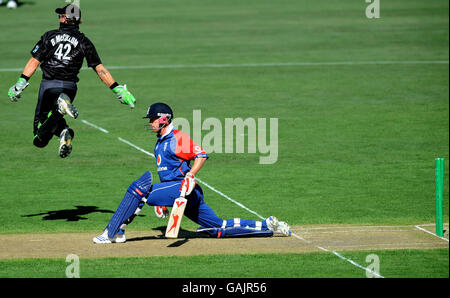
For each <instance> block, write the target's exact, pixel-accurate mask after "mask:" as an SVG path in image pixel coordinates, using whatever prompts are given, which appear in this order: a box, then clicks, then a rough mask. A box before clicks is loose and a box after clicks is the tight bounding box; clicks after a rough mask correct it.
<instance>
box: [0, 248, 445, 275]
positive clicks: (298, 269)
mask: <svg viewBox="0 0 450 298" xmlns="http://www.w3.org/2000/svg"><path fill="white" fill-rule="evenodd" d="M369 254H373V252H368V251H360V252H347V253H344V255H345V256H346V257H348V258H351V259H352V260H354V261H356V262H359V263H360V264H365V263H366V256H367V255H369ZM376 254H377V256H378V258H379V260H380V274H382V275H385V276H389V277H391V278H405V277H406V278H424V277H426V278H439V277H444V276H447V277H448V261H449V259H448V249H435V250H401V251H378V252H376ZM70 264H71V262H66V260H65V259H21V260H6V261H4V260H2V261H0V277H3V278H4V277H15V278H21V277H37V278H46V277H52V278H64V277H66V268H67V267H68V266H69V265H70ZM243 264H245V266H243ZM79 265H80V267H79V274H80V277H81V278H99V277H107V278H183V277H186V276H194V277H196V278H236V277H240V278H331V277H336V276H339V277H344V278H365V277H366V272H365V271H364V270H361V269H359V270H355V269H354V268H352V266H342V260H340V259H339V258H336V257H335V256H334V255H331V254H323V253H308V254H281V255H275V254H255V255H212V256H194V257H147V258H137V257H136V258H104V259H81V260H80V263H79ZM268 268H270V270H267V269H268Z"/></svg>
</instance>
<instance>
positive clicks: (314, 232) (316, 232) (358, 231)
mask: <svg viewBox="0 0 450 298" xmlns="http://www.w3.org/2000/svg"><path fill="white" fill-rule="evenodd" d="M406 231H415V229H408V230H405V229H403V230H344V231H330V232H323V231H320V232H318V231H310V232H308V231H302V232H303V233H305V234H335V233H361V232H406Z"/></svg>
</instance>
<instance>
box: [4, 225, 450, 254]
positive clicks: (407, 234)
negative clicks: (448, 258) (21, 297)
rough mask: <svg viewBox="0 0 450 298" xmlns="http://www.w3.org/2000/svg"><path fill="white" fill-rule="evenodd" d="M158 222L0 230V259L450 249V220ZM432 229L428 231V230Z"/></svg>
mask: <svg viewBox="0 0 450 298" xmlns="http://www.w3.org/2000/svg"><path fill="white" fill-rule="evenodd" d="M164 230H165V227H160V228H157V229H154V230H150V231H132V230H130V231H127V242H126V243H114V244H94V243H93V242H92V238H93V237H95V236H97V235H98V234H99V232H97V233H95V232H84V233H53V234H41V233H35V234H0V259H13V258H65V257H66V256H67V255H68V254H76V255H78V256H79V257H80V258H102V257H145V256H191V255H207V254H255V253H280V254H281V253H308V252H320V251H322V250H321V249H320V248H319V247H322V248H325V249H327V250H332V251H350V250H353V251H354V250H366V251H367V250H398V249H434V248H448V247H449V242H448V223H447V224H444V230H445V234H444V237H442V238H440V237H437V236H436V235H433V234H430V233H434V225H432V224H419V225H396V226H389V225H383V226H381V225H377V226H369V225H364V226H357V225H311V226H293V227H291V230H292V232H293V233H294V234H295V236H291V237H283V236H274V237H271V238H228V239H214V238H205V237H204V236H203V235H202V234H197V233H195V232H192V231H187V230H181V231H180V235H179V237H180V238H179V239H165V238H164V237H163V231H164ZM427 231H428V232H427Z"/></svg>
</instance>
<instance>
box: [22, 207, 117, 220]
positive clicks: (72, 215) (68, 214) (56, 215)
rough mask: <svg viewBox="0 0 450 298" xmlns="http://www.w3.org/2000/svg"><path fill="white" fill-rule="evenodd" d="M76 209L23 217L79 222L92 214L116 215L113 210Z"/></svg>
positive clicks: (97, 208)
mask: <svg viewBox="0 0 450 298" xmlns="http://www.w3.org/2000/svg"><path fill="white" fill-rule="evenodd" d="M75 208H76V209H63V210H52V211H47V212H42V213H36V214H27V215H22V217H33V216H43V217H42V220H66V221H79V220H86V219H88V218H87V217H83V216H84V215H88V214H91V213H114V211H111V210H105V209H99V207H97V206H75Z"/></svg>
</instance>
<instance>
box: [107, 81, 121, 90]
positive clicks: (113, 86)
mask: <svg viewBox="0 0 450 298" xmlns="http://www.w3.org/2000/svg"><path fill="white" fill-rule="evenodd" d="M117 86H119V84H117V82H114V83H112V85H111V86H109V89H111V90H113V89H114V88H116V87H117Z"/></svg>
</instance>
